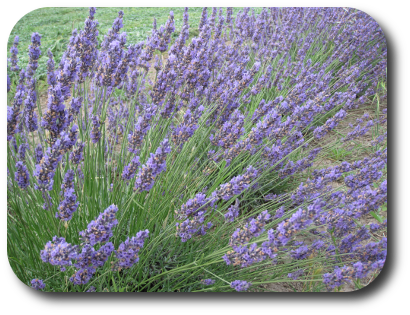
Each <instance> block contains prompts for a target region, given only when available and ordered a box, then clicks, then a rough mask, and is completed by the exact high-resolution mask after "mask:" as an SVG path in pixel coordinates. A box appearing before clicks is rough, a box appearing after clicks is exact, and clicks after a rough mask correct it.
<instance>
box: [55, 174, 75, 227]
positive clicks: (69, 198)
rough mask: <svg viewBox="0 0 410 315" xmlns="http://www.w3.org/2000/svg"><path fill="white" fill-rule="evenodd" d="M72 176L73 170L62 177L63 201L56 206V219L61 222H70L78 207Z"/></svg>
mask: <svg viewBox="0 0 410 315" xmlns="http://www.w3.org/2000/svg"><path fill="white" fill-rule="evenodd" d="M74 175H75V174H74V171H73V170H68V171H67V173H66V174H65V176H64V180H63V183H62V184H61V194H62V195H63V199H62V200H61V202H60V204H59V206H58V212H57V213H56V218H57V219H60V220H63V221H69V220H71V218H72V217H73V214H74V212H76V211H77V209H78V205H79V202H78V201H77V196H76V194H75V190H74Z"/></svg>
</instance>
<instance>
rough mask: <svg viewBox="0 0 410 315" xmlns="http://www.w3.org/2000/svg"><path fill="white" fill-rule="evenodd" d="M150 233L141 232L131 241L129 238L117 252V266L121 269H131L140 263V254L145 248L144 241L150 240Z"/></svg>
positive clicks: (146, 231)
mask: <svg viewBox="0 0 410 315" xmlns="http://www.w3.org/2000/svg"><path fill="white" fill-rule="evenodd" d="M148 234H149V231H148V230H145V231H139V232H138V233H137V235H136V236H134V237H132V238H131V239H130V238H129V237H128V238H127V239H126V240H125V242H123V243H121V244H120V245H119V246H118V249H117V250H116V252H115V257H116V259H117V261H116V263H115V265H116V266H117V267H119V268H125V269H126V268H131V267H132V266H133V265H134V264H136V263H137V262H138V261H139V257H138V253H139V251H140V250H141V248H142V247H143V246H144V241H145V239H146V238H148Z"/></svg>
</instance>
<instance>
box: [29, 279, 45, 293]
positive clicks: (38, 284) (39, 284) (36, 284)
mask: <svg viewBox="0 0 410 315" xmlns="http://www.w3.org/2000/svg"><path fill="white" fill-rule="evenodd" d="M31 287H32V288H33V289H34V290H37V291H38V290H43V289H44V288H45V287H46V284H45V283H44V282H43V280H41V279H33V280H31Z"/></svg>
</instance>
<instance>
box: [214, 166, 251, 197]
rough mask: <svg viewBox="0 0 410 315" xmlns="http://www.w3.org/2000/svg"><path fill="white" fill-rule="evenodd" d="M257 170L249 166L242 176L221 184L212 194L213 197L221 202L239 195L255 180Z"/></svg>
mask: <svg viewBox="0 0 410 315" xmlns="http://www.w3.org/2000/svg"><path fill="white" fill-rule="evenodd" d="M257 175H258V170H257V169H256V168H254V167H252V166H249V167H248V168H247V169H246V171H245V173H244V174H243V175H239V176H236V177H234V178H232V179H231V180H230V181H229V182H228V183H225V184H222V185H221V186H220V187H219V188H218V189H217V190H216V191H215V192H214V193H213V196H215V197H218V198H221V199H223V200H229V199H231V198H232V197H233V196H237V195H239V194H241V193H242V192H243V191H244V190H245V189H247V188H248V187H249V186H250V184H251V183H252V182H253V181H254V180H255V179H256V177H257Z"/></svg>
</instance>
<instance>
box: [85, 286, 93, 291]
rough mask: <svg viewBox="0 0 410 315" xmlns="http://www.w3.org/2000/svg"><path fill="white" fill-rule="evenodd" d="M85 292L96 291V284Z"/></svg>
mask: <svg viewBox="0 0 410 315" xmlns="http://www.w3.org/2000/svg"><path fill="white" fill-rule="evenodd" d="M85 292H96V289H95V287H94V286H91V287H90V288H89V289H88V290H87V291H85Z"/></svg>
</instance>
